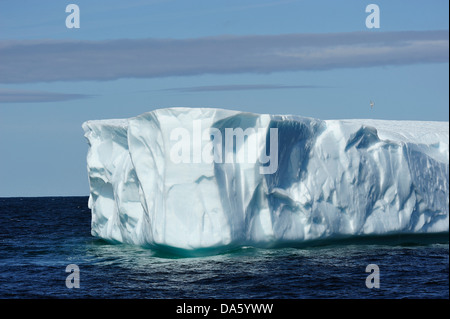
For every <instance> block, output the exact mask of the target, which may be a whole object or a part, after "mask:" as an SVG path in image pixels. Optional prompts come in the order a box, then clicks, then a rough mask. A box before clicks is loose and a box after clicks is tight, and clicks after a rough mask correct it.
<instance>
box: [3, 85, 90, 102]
mask: <svg viewBox="0 0 450 319" xmlns="http://www.w3.org/2000/svg"><path fill="white" fill-rule="evenodd" d="M87 97H89V96H88V95H84V94H66V93H53V92H42V91H28V90H12V89H2V88H0V103H39V102H63V101H70V100H77V99H83V98H87Z"/></svg>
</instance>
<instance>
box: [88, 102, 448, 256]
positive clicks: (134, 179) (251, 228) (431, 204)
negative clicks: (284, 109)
mask: <svg viewBox="0 0 450 319" xmlns="http://www.w3.org/2000/svg"><path fill="white" fill-rule="evenodd" d="M82 127H83V129H84V132H85V137H86V139H87V141H88V144H89V149H88V154H87V170H88V178H89V185H90V196H89V208H90V209H91V211H92V222H91V233H92V235H93V236H96V237H99V238H102V239H105V240H107V241H110V242H114V243H127V244H133V245H141V246H144V247H151V248H155V249H174V250H182V251H196V250H202V249H206V250H207V249H212V250H223V249H230V248H234V247H242V246H256V247H272V246H277V245H290V244H295V243H308V242H311V241H317V240H319V241H320V240H330V239H333V238H343V237H358V236H378V235H386V234H418V233H420V234H424V233H427V234H430V233H448V230H449V145H448V144H449V143H448V141H449V124H448V122H425V121H391V120H360V119H351V120H320V119H314V118H306V117H301V116H294V115H270V114H254V113H245V112H239V111H232V110H224V109H213V108H167V109H157V110H154V111H151V112H148V113H144V114H142V115H139V116H137V117H133V118H129V119H115V120H92V121H87V122H85V123H83V125H82Z"/></svg>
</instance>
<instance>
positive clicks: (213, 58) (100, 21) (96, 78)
mask: <svg viewBox="0 0 450 319" xmlns="http://www.w3.org/2000/svg"><path fill="white" fill-rule="evenodd" d="M70 3H75V4H77V5H78V6H79V8H80V28H79V29H68V28H66V25H65V20H66V17H67V16H68V15H69V13H66V12H65V8H66V5H68V4H70ZM371 3H375V4H377V5H378V6H379V8H380V28H379V29H368V28H366V25H365V20H366V17H367V15H368V13H366V12H365V8H366V6H367V5H368V4H371ZM448 6H449V2H448V1H444V0H432V1H397V0H389V1H366V2H365V1H361V0H345V1H331V0H330V1H296V0H291V1H290V0H280V1H275V0H266V1H264V0H259V1H255V0H253V1H250V0H240V1H230V0H227V1H223V0H222V1H215V0H208V1H206V0H205V1H198V0H190V1H181V0H178V1H175V0H173V1H164V0H154V1H116V0H109V1H92V0H90V1H81V0H80V1H72V2H70V1H67V2H64V1H61V0H54V1H25V0H17V1H1V2H0V197H6V196H54V195H55V196H64V195H88V194H89V186H88V179H87V172H86V152H87V144H86V141H85V139H84V137H83V131H82V129H81V124H82V123H83V122H84V121H86V120H91V119H107V118H126V117H131V116H136V115H139V114H141V113H143V112H146V111H151V110H153V109H156V108H163V107H172V106H190V107H220V108H228V109H237V110H243V111H250V112H257V113H281V114H297V115H303V116H309V117H316V118H321V119H340V118H376V119H395V120H426V121H448V119H449V111H448V105H449V93H448V86H449V80H448V79H449V74H448V70H449V67H448V48H449V46H448V25H449V19H448V11H449V8H448ZM370 100H373V101H375V107H374V108H373V109H370V106H369V101H370Z"/></svg>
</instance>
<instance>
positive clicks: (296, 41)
mask: <svg viewBox="0 0 450 319" xmlns="http://www.w3.org/2000/svg"><path fill="white" fill-rule="evenodd" d="M448 37H449V32H448V31H405V32H351V33H329V34H287V35H259V36H218V37H208V38H198V39H122V40H111V41H72V40H71V41H56V40H53V41H51V40H30V41H0V83H31V82H51V81H86V80H89V81H90V80H93V81H104V80H116V79H120V78H157V77H167V76H190V75H199V74H233V73H235V74H236V73H270V72H280V71H303V70H310V71H315V70H330V69H336V68H361V67H377V66H390V65H394V66H395V65H409V64H417V63H442V62H448V60H449V40H448Z"/></svg>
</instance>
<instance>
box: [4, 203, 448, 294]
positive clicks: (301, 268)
mask: <svg viewBox="0 0 450 319" xmlns="http://www.w3.org/2000/svg"><path fill="white" fill-rule="evenodd" d="M87 201H88V198H87V197H55V198H43V197H41V198H0V298H157V299H158V298H165V299H169V298H170V299H172V298H177V299H178V298H188V299H192V298H194V299H196V298H221V299H228V298H233V299H241V298H243V299H248V298H251V299H253V298H258V299H265V298H276V299H279V298H288V299H290V298H292V299H303V298H358V299H359V298H389V299H391V298H433V299H434V298H446V299H448V298H449V246H448V234H446V235H445V234H444V236H438V237H433V236H431V237H420V236H418V237H412V238H407V239H405V240H400V241H399V240H398V239H399V238H397V237H396V238H392V237H391V238H385V239H381V240H376V241H372V242H367V241H365V242H352V241H345V242H328V243H325V244H324V245H316V246H314V247H301V248H299V247H297V248H276V249H257V248H251V247H245V248H242V249H238V250H234V251H230V252H227V253H223V254H220V255H214V256H203V257H195V258H194V257H180V256H175V255H168V254H164V253H161V252H155V251H152V250H150V249H144V248H140V247H133V246H128V245H112V244H108V243H105V242H104V241H102V240H99V239H96V238H93V237H92V236H91V234H90V218H91V216H90V210H89V209H88V207H87ZM394 239H395V240H394ZM69 264H75V265H77V266H78V267H79V270H80V272H79V279H80V281H79V283H80V287H79V288H72V289H69V288H67V287H66V278H67V276H69V273H67V272H66V266H67V265H69ZM368 264H376V265H378V267H379V270H380V273H379V274H380V277H379V279H380V280H379V282H380V287H379V288H372V289H369V288H367V287H366V278H367V276H369V273H366V272H365V270H366V266H367V265H368Z"/></svg>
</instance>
